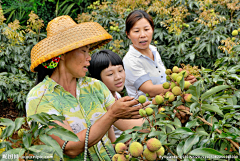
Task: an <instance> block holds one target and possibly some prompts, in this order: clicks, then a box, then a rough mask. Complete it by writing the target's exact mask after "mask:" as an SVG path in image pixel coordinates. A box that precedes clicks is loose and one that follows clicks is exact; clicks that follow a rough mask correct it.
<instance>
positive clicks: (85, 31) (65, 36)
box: [30, 15, 112, 72]
mask: <svg viewBox="0 0 240 161" xmlns="http://www.w3.org/2000/svg"><path fill="white" fill-rule="evenodd" d="M111 40H112V36H111V35H110V34H109V33H108V32H107V31H106V30H105V29H104V28H103V27H102V26H101V25H100V24H98V23H97V22H84V23H80V24H77V23H76V22H74V21H73V19H72V18H71V17H70V16H67V15H65V16H60V17H56V18H54V19H53V20H51V21H50V22H49V23H48V26H47V38H45V39H43V40H42V41H40V42H38V43H37V44H36V45H35V46H34V47H33V48H32V50H31V66H30V69H31V71H32V72H35V70H34V69H35V68H36V67H37V66H38V65H39V64H42V63H43V62H45V61H47V60H50V59H52V58H54V57H56V56H58V55H61V54H64V53H66V52H69V51H71V50H74V49H77V48H79V47H83V46H86V45H90V51H92V50H94V49H96V48H98V47H100V46H103V45H105V44H106V43H108V42H109V41H111Z"/></svg>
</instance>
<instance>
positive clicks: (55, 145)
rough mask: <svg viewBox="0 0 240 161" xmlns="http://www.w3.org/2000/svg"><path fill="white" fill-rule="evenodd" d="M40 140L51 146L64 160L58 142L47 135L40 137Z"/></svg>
mask: <svg viewBox="0 0 240 161" xmlns="http://www.w3.org/2000/svg"><path fill="white" fill-rule="evenodd" d="M39 138H40V140H41V141H42V142H44V143H45V144H46V145H48V146H51V147H52V148H53V149H54V150H55V151H56V153H57V155H58V156H59V157H60V158H63V152H62V149H61V147H60V145H59V144H58V142H57V141H56V140H54V139H53V138H52V137H51V136H48V135H46V134H42V135H40V136H39Z"/></svg>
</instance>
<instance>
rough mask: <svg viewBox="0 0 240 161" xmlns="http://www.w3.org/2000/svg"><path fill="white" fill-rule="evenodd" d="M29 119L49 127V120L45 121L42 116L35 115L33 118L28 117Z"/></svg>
mask: <svg viewBox="0 0 240 161" xmlns="http://www.w3.org/2000/svg"><path fill="white" fill-rule="evenodd" d="M28 117H29V118H31V119H33V120H35V121H37V122H39V123H41V124H42V125H47V122H46V121H47V120H45V119H44V118H43V117H42V116H41V114H34V115H31V116H28Z"/></svg>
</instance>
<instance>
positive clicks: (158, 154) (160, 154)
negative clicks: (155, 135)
mask: <svg viewBox="0 0 240 161" xmlns="http://www.w3.org/2000/svg"><path fill="white" fill-rule="evenodd" d="M164 153H165V149H164V147H163V146H162V147H161V148H160V149H159V150H158V151H157V156H163V155H164Z"/></svg>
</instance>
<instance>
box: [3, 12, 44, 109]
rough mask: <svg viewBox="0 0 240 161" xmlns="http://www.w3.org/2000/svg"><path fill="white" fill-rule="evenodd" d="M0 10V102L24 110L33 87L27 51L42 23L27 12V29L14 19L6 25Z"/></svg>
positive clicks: (39, 38)
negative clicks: (8, 100) (8, 101)
mask: <svg viewBox="0 0 240 161" xmlns="http://www.w3.org/2000/svg"><path fill="white" fill-rule="evenodd" d="M2 13H3V12H2V10H0V14H1V15H0V18H1V20H0V41H1V45H0V51H1V52H0V100H1V101H2V103H5V102H6V101H7V99H8V98H12V99H13V102H14V103H15V104H16V108H17V109H18V110H20V111H21V112H22V113H23V112H24V111H25V101H26V96H27V93H28V92H29V90H30V89H31V88H32V87H33V85H34V79H35V76H36V74H35V73H32V72H30V65H31V62H30V61H31V60H30V52H31V49H32V47H33V46H34V45H35V44H36V43H37V42H38V41H39V40H41V39H42V38H43V37H45V34H41V33H40V32H39V31H40V29H41V27H43V23H42V20H41V19H39V17H38V16H37V15H36V14H34V13H33V12H31V13H30V14H29V16H30V17H29V20H28V26H21V25H20V24H19V21H18V20H15V21H14V22H12V23H9V24H8V25H7V24H5V23H4V22H3V21H4V20H5V18H4V16H3V14H2Z"/></svg>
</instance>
